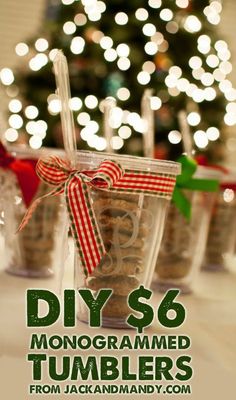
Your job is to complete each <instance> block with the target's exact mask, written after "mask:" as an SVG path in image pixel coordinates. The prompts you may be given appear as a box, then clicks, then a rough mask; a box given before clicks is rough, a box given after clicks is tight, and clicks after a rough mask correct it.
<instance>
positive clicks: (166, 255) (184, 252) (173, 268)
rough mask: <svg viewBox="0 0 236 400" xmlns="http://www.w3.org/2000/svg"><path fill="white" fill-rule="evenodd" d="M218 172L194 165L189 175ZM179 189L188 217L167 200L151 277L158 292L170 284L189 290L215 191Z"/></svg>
mask: <svg viewBox="0 0 236 400" xmlns="http://www.w3.org/2000/svg"><path fill="white" fill-rule="evenodd" d="M219 176H220V173H219V171H216V170H215V169H211V168H208V167H203V166H198V167H197V170H196V172H195V174H194V176H193V178H194V179H198V180H206V179H207V180H219ZM183 193H184V195H185V196H186V198H187V199H188V200H189V202H190V205H191V218H190V220H187V219H186V217H185V216H184V215H183V214H182V213H181V212H180V210H179V209H178V208H177V206H176V204H174V203H173V202H172V203H171V205H170V208H169V212H168V215H167V220H166V224H165V230H164V234H163V240H162V243H161V248H160V253H159V257H158V260H157V263H156V268H155V274H154V280H153V285H154V287H155V288H157V290H159V291H161V292H163V291H166V290H168V289H170V288H178V289H180V290H181V292H182V293H190V292H192V290H193V289H194V284H195V282H196V278H197V275H198V273H199V270H200V267H201V264H202V260H203V257H204V252H205V248H206V242H207V235H208V229H209V223H210V216H211V210H212V206H213V203H214V198H215V196H216V193H215V192H208V191H207V190H206V191H201V190H187V189H183Z"/></svg>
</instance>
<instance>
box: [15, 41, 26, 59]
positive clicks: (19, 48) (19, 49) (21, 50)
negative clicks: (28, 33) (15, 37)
mask: <svg viewBox="0 0 236 400" xmlns="http://www.w3.org/2000/svg"><path fill="white" fill-rule="evenodd" d="M15 52H16V54H17V55H18V56H19V57H23V56H26V54H28V52H29V46H28V45H27V44H26V43H23V42H20V43H18V44H17V45H16V47H15Z"/></svg>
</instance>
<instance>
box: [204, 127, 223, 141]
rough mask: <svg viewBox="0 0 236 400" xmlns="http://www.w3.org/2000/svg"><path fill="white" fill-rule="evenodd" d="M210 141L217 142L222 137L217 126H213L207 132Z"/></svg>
mask: <svg viewBox="0 0 236 400" xmlns="http://www.w3.org/2000/svg"><path fill="white" fill-rule="evenodd" d="M206 135H207V138H208V140H211V141H213V142H214V141H215V140H217V139H219V137H220V131H219V129H218V128H216V127H215V126H211V127H209V128H208V129H207V130H206Z"/></svg>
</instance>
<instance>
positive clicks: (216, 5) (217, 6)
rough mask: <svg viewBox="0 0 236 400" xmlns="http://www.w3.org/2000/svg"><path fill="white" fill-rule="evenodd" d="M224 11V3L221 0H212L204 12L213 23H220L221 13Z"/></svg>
mask: <svg viewBox="0 0 236 400" xmlns="http://www.w3.org/2000/svg"><path fill="white" fill-rule="evenodd" d="M221 11H222V4H221V2H220V1H212V2H210V4H209V6H207V7H205V8H204V10H203V12H204V14H205V15H206V17H207V20H208V22H210V23H211V24H213V25H218V24H219V22H220V13H221Z"/></svg>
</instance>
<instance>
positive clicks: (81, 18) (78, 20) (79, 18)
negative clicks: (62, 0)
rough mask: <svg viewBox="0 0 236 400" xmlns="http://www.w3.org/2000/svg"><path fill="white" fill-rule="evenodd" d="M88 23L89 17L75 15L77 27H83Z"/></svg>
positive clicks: (80, 14)
mask: <svg viewBox="0 0 236 400" xmlns="http://www.w3.org/2000/svg"><path fill="white" fill-rule="evenodd" d="M86 22H87V17H86V15H85V14H82V13H79V14H76V15H75V17H74V23H75V24H76V25H77V26H83V25H85V24H86Z"/></svg>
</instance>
